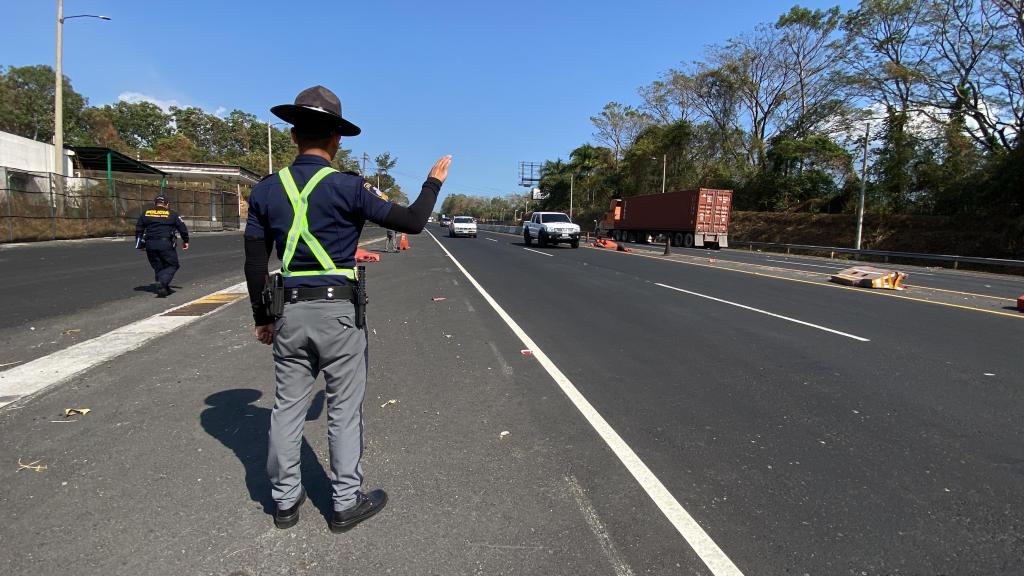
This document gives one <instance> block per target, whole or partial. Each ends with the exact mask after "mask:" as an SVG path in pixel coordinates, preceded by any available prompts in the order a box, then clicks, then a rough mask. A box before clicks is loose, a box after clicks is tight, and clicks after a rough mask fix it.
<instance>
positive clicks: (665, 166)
mask: <svg viewBox="0 0 1024 576" xmlns="http://www.w3.org/2000/svg"><path fill="white" fill-rule="evenodd" d="M667 171H668V154H662V155H661V193H662V194H664V193H665V173H666V172H667Z"/></svg>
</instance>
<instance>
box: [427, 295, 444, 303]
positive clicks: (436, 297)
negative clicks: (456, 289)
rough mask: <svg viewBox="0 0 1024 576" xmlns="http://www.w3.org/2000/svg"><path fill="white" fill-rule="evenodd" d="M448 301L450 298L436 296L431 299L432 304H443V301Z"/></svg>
mask: <svg viewBox="0 0 1024 576" xmlns="http://www.w3.org/2000/svg"><path fill="white" fill-rule="evenodd" d="M447 299H448V298H446V297H444V296H434V297H433V298H431V299H430V301H431V302H441V301H443V300H447Z"/></svg>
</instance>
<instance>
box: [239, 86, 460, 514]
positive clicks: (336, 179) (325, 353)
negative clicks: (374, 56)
mask: <svg viewBox="0 0 1024 576" xmlns="http://www.w3.org/2000/svg"><path fill="white" fill-rule="evenodd" d="M271 112H272V113H274V114H275V115H276V116H278V117H279V118H281V119H282V120H285V121H286V122H288V123H290V124H292V125H293V126H294V127H293V128H292V130H291V134H292V140H293V141H294V142H295V144H296V145H297V146H298V148H299V155H298V157H296V158H295V161H294V162H293V163H292V165H291V166H288V167H287V168H284V169H282V170H281V171H280V172H279V173H277V174H271V175H269V176H267V177H266V178H264V179H263V180H262V181H260V182H259V183H258V184H256V185H255V186H254V187H253V189H252V193H251V194H250V196H249V218H248V221H247V223H246V228H245V277H246V282H247V283H248V287H249V297H250V300H251V301H252V305H253V319H254V321H255V324H256V329H255V335H256V339H257V340H259V341H260V342H262V343H264V344H272V345H273V354H274V373H275V383H276V395H275V398H274V409H273V412H272V414H271V418H270V442H269V454H268V456H267V472H268V474H269V476H270V484H271V495H272V497H273V499H274V501H275V503H276V504H277V509H276V511H275V513H274V524H275V526H277V527H278V528H290V527H291V526H294V525H295V523H296V522H298V520H299V508H300V507H301V505H302V503H303V502H304V501H305V499H306V494H305V492H304V490H303V488H302V483H301V476H300V462H299V455H300V453H301V443H302V430H303V424H304V423H305V415H306V410H307V407H308V405H309V401H310V398H311V397H312V396H313V384H314V381H315V380H316V377H317V375H318V374H320V373H321V372H323V374H324V379H325V380H326V382H327V427H328V433H327V437H328V442H329V445H330V461H331V474H330V479H331V488H332V492H333V498H332V499H333V510H334V511H333V513H332V515H331V517H330V520H329V526H330V529H331V530H332V531H334V532H343V531H345V530H348V529H349V528H351V527H353V526H355V525H356V524H358V523H359V522H361V521H363V520H365V519H367V518H369V517H370V516H373V515H374V514H376V513H377V512H379V511H380V510H381V509H382V508H383V507H384V506H385V504H386V503H387V494H386V493H385V492H384V491H383V490H373V491H370V492H365V491H363V490H362V489H361V487H362V483H363V470H362V467H361V466H360V463H359V460H360V458H361V456H362V453H363V438H362V434H363V414H362V403H363V395H364V392H365V388H366V369H367V365H368V360H367V349H366V331H365V327H362V328H360V327H358V326H357V325H356V324H357V321H356V307H355V305H354V300H353V298H354V294H353V293H354V292H355V290H354V286H355V282H356V278H355V273H354V269H353V266H354V265H355V251H356V245H357V243H358V240H359V235H360V232H361V231H362V229H363V224H364V223H365V222H366V221H367V220H369V221H371V222H375V223H377V224H379V225H381V226H383V227H386V228H390V229H394V230H399V231H401V232H407V233H411V234H416V233H419V232H420V231H422V230H423V227H424V225H425V224H426V222H427V217H428V216H429V215H430V212H431V211H432V210H433V207H434V204H435V202H436V201H437V195H438V193H439V192H440V190H441V185H442V183H443V182H444V180H445V178H446V177H447V174H448V165H449V163H450V162H451V156H445V157H443V158H441V159H440V160H438V161H437V163H436V164H434V167H433V168H432V169H431V170H430V176H429V177H428V178H427V180H426V182H424V184H423V188H422V190H421V191H420V195H419V197H418V198H417V199H416V201H415V202H413V203H412V204H411V205H410V206H408V207H404V206H399V205H397V204H393V203H391V202H390V201H388V200H385V199H384V197H383V194H381V192H380V191H379V190H377V189H376V188H374V187H373V186H371V185H370V184H369V183H368V182H367V181H366V180H364V179H363V178H362V177H359V176H354V175H351V174H345V173H341V172H338V171H337V170H335V169H334V168H332V167H331V161H332V160H333V158H334V156H335V154H337V152H338V150H339V148H340V147H341V137H342V136H355V135H357V134H359V132H360V129H359V128H358V127H357V126H356V125H355V124H352V123H351V122H349V121H348V120H346V119H344V118H342V115H341V102H340V101H339V100H338V97H337V96H335V94H334V93H333V92H331V91H330V90H328V89H327V88H324V87H323V86H314V87H312V88H309V89H306V90H303V91H302V92H301V93H299V95H298V96H297V97H296V98H295V103H294V104H283V105H280V106H275V107H273V108H271ZM275 245H276V247H277V254H278V257H279V258H280V260H281V264H282V266H281V274H282V276H283V277H284V295H285V298H284V302H285V304H284V310H283V313H282V315H281V317H280V318H278V319H276V321H275V319H273V318H272V317H270V316H269V315H268V312H267V310H265V309H264V307H263V306H262V305H261V303H260V293H261V291H262V289H263V287H264V283H265V281H266V277H267V262H268V260H269V257H270V253H271V251H272V250H273V248H274V246H275Z"/></svg>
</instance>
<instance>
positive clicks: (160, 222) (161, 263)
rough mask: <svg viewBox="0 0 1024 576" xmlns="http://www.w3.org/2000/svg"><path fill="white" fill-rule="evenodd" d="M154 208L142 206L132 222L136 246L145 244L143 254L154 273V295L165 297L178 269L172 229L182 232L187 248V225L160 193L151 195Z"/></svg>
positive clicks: (183, 245)
mask: <svg viewBox="0 0 1024 576" xmlns="http://www.w3.org/2000/svg"><path fill="white" fill-rule="evenodd" d="M153 204H154V206H153V208H149V209H148V210H143V211H142V213H141V214H139V219H138V220H137V221H136V222H135V246H136V247H137V248H141V247H143V246H145V247H146V256H147V257H148V258H149V264H150V266H152V267H153V272H154V273H155V274H156V281H157V284H159V286H158V287H157V293H156V295H157V296H159V297H160V298H166V297H167V296H168V295H169V294H170V293H171V280H173V279H174V274H175V273H176V272H177V271H178V268H179V266H178V252H177V250H175V248H174V233H175V231H177V232H178V234H181V248H182V249H183V250H188V227H186V226H185V221H184V220H182V219H181V216H179V215H178V213H177V212H175V211H174V210H171V208H170V202H168V200H167V197H166V196H164V195H163V194H161V195H159V196H157V197H156V198H155V199H153Z"/></svg>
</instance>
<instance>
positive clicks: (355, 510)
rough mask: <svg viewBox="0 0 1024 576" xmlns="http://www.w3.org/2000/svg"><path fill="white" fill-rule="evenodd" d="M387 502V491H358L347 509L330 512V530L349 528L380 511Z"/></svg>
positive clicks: (345, 529) (344, 530)
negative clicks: (353, 501)
mask: <svg viewBox="0 0 1024 576" xmlns="http://www.w3.org/2000/svg"><path fill="white" fill-rule="evenodd" d="M387 503H388V493H387V492H385V491H383V490H374V491H373V492H369V493H365V492H359V493H358V494H356V503H355V505H354V506H352V507H351V508H349V509H348V510H343V511H341V512H337V511H335V512H334V513H332V514H331V524H330V526H331V532H347V531H349V530H351V529H352V528H354V527H355V525H356V524H359V523H360V522H362V521H363V520H366V519H367V518H369V517H370V516H373V515H374V514H376V513H377V512H380V511H381V510H382V509H383V508H384V506H385V505H386V504H387Z"/></svg>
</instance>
